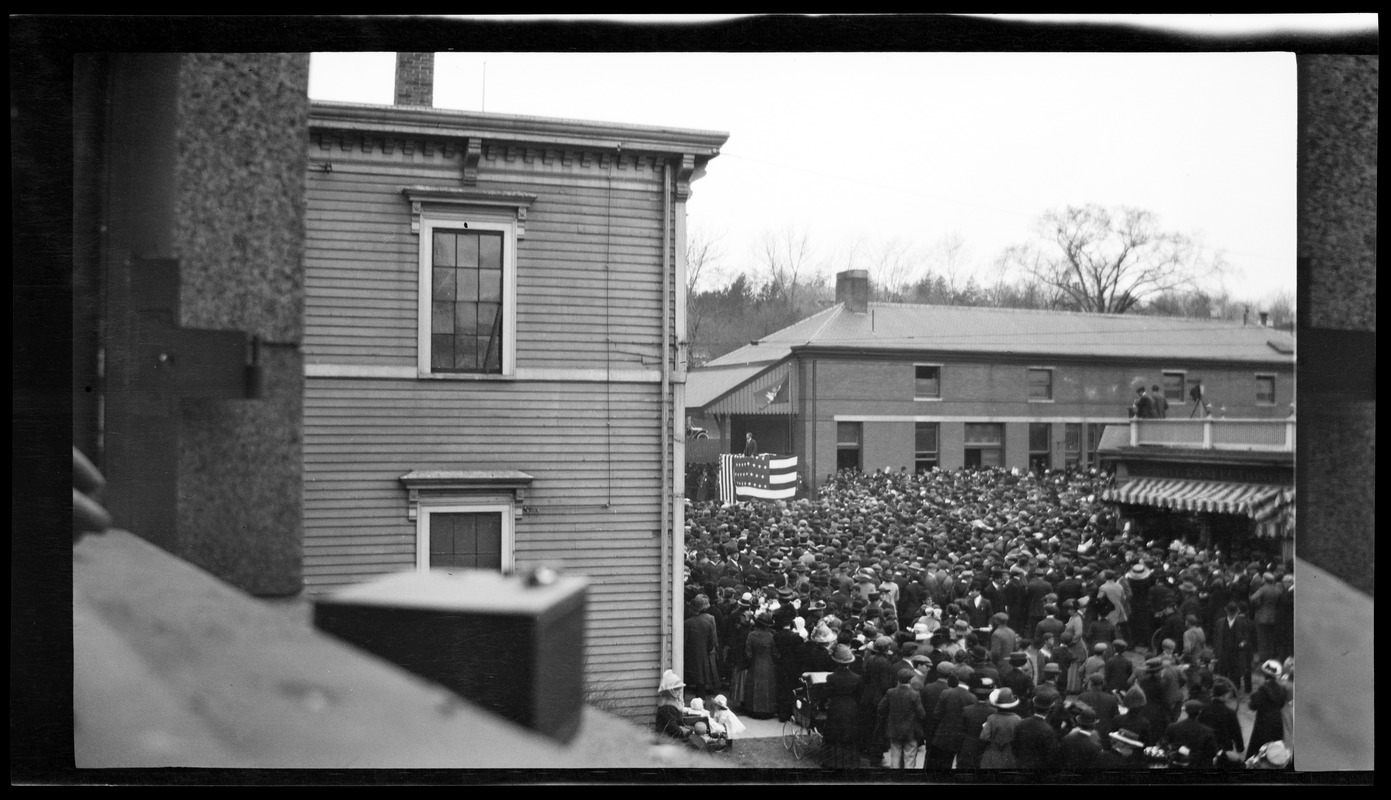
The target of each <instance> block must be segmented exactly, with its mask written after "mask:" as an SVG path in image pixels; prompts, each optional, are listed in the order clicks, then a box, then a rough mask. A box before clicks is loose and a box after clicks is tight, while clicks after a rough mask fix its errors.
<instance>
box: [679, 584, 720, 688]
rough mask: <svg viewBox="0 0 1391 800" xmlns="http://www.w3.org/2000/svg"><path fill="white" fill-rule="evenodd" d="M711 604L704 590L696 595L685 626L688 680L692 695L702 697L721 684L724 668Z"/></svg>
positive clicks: (687, 686) (686, 678)
mask: <svg viewBox="0 0 1391 800" xmlns="http://www.w3.org/2000/svg"><path fill="white" fill-rule="evenodd" d="M709 608H710V599H709V598H707V597H706V596H705V595H703V594H698V595H696V596H695V600H694V601H692V603H691V611H692V614H691V616H689V617H687V618H686V624H685V626H684V630H685V638H686V648H685V672H686V674H685V681H686V692H687V695H688V696H690V697H701V696H703V695H705V694H707V693H709V692H714V691H718V690H719V688H720V669H719V664H718V660H717V658H716V652H717V650H718V648H719V646H720V635H719V631H718V629H717V627H716V624H715V618H714V617H712V616H710V613H709Z"/></svg>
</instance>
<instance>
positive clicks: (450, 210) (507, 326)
mask: <svg viewBox="0 0 1391 800" xmlns="http://www.w3.org/2000/svg"><path fill="white" fill-rule="evenodd" d="M402 193H403V194H404V195H405V196H406V197H407V199H409V200H410V202H411V229H412V230H413V231H415V232H416V233H418V234H419V236H420V261H419V271H420V295H419V296H420V300H419V303H420V306H419V312H420V317H419V328H420V330H419V342H418V344H419V357H418V360H417V366H418V369H419V372H420V374H421V375H496V376H510V375H514V374H515V373H516V362H517V342H516V338H517V337H516V334H517V242H518V240H519V239H521V238H522V237H523V236H524V235H525V221H526V210H527V208H528V207H529V206H530V204H531V203H532V201H534V200H535V199H536V198H535V196H534V195H523V194H517V193H513V192H495V191H483V190H474V189H456V188H431V187H421V186H416V187H408V188H406V189H404V190H402Z"/></svg>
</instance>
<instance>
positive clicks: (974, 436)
mask: <svg viewBox="0 0 1391 800" xmlns="http://www.w3.org/2000/svg"><path fill="white" fill-rule="evenodd" d="M965 440H966V444H968V445H977V446H982V447H992V446H993V447H1003V446H1004V443H1005V426H1004V425H1003V424H1002V423H999V422H968V423H966V431H965Z"/></svg>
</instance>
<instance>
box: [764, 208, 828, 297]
mask: <svg viewBox="0 0 1391 800" xmlns="http://www.w3.org/2000/svg"><path fill="white" fill-rule="evenodd" d="M814 257H815V256H814V253H813V250H812V246H811V237H810V235H809V234H808V233H807V232H806V231H805V230H801V229H798V228H793V227H791V226H789V227H787V228H785V229H783V230H782V232H781V233H777V234H775V233H772V232H770V231H765V232H764V234H763V239H762V240H761V241H760V243H759V249H758V261H759V270H760V272H761V273H762V274H761V276H760V277H761V278H762V279H763V284H764V289H765V292H766V294H767V296H768V297H769V298H770V299H773V300H781V301H783V302H784V303H785V304H786V306H787V308H788V309H795V308H796V307H797V291H798V289H799V288H800V286H801V284H802V283H803V282H804V281H805V280H806V279H807V278H809V277H810V276H811V273H812V272H813V271H814V270H815V267H814V264H813V262H814Z"/></svg>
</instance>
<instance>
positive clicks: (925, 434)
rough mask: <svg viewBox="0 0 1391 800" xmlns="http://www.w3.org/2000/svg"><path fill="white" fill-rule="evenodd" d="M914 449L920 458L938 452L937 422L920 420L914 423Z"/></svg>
mask: <svg viewBox="0 0 1391 800" xmlns="http://www.w3.org/2000/svg"><path fill="white" fill-rule="evenodd" d="M913 451H914V453H916V454H917V457H918V458H923V457H926V456H928V455H929V454H931V455H933V456H935V455H936V454H937V423H935V422H918V423H915V424H914V426H913Z"/></svg>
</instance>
